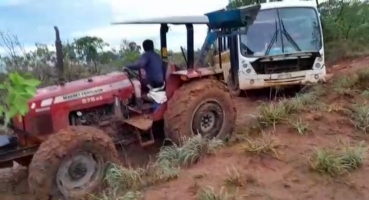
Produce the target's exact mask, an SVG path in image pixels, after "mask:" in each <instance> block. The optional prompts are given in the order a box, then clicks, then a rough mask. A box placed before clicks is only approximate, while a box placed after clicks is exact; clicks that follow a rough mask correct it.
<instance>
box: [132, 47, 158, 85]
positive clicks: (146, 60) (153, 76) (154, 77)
mask: <svg viewBox="0 0 369 200" xmlns="http://www.w3.org/2000/svg"><path fill="white" fill-rule="evenodd" d="M162 66H163V62H162V59H161V57H160V56H159V55H158V54H157V53H155V52H154V51H147V52H145V53H143V54H142V55H141V57H140V59H139V60H138V61H137V62H136V63H133V64H129V65H127V66H126V67H128V68H130V69H133V70H138V69H140V68H143V69H144V70H145V72H146V79H147V81H148V82H149V84H150V83H164V72H163V67H162Z"/></svg>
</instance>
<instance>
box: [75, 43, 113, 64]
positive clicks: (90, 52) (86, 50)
mask: <svg viewBox="0 0 369 200" xmlns="http://www.w3.org/2000/svg"><path fill="white" fill-rule="evenodd" d="M74 45H75V48H76V51H77V56H78V57H79V59H80V60H83V61H85V62H87V64H88V65H90V64H91V63H93V65H94V66H95V67H96V65H97V61H98V59H99V52H102V51H103V49H104V47H107V46H109V45H108V44H107V43H106V42H104V40H102V39H101V38H98V37H91V36H85V37H81V38H78V39H75V40H74Z"/></svg>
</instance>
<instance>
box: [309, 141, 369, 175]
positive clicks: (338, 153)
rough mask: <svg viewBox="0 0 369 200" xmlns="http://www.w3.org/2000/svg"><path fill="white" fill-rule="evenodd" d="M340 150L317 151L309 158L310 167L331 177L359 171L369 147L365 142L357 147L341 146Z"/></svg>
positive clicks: (325, 149) (323, 149) (324, 149)
mask: <svg viewBox="0 0 369 200" xmlns="http://www.w3.org/2000/svg"><path fill="white" fill-rule="evenodd" d="M340 145H342V146H341V147H340V148H333V149H328V148H322V149H315V152H314V154H313V155H312V156H311V157H310V158H309V163H310V167H311V168H312V169H313V170H315V171H318V172H320V173H323V174H329V175H331V176H336V175H341V174H344V173H348V172H350V171H352V170H355V169H358V168H359V167H360V166H362V164H363V163H364V161H365V159H366V156H367V146H366V145H365V143H364V141H362V142H360V143H359V144H358V145H356V146H351V145H348V144H340Z"/></svg>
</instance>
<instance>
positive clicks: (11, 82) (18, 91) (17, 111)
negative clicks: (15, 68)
mask: <svg viewBox="0 0 369 200" xmlns="http://www.w3.org/2000/svg"><path fill="white" fill-rule="evenodd" d="M39 84H40V81H38V80H36V79H25V78H23V77H22V76H20V75H19V74H18V73H16V72H15V73H10V74H9V76H8V78H7V79H5V80H4V82H3V83H2V84H0V92H1V95H0V113H1V114H3V113H4V122H3V124H1V128H5V127H6V125H7V124H8V123H9V120H10V119H11V118H13V117H14V116H16V115H22V116H23V115H25V114H26V113H28V111H29V109H28V100H29V99H31V98H32V97H33V96H34V95H35V94H36V87H37V86H38V85H39Z"/></svg>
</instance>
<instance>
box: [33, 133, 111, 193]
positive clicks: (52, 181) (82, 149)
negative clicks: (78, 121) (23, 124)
mask: <svg viewBox="0 0 369 200" xmlns="http://www.w3.org/2000/svg"><path fill="white" fill-rule="evenodd" d="M117 161H118V154H117V151H116V149H115V146H114V144H113V142H112V140H111V138H110V137H109V136H107V135H106V134H104V132H102V131H101V130H99V129H96V128H93V127H87V126H75V127H69V128H67V129H64V130H61V131H59V132H58V133H56V134H53V135H50V137H49V138H48V139H47V140H46V141H45V142H43V143H42V144H41V145H40V147H39V149H38V151H37V152H36V154H35V155H34V157H33V159H32V162H31V164H30V167H29V177H28V184H29V187H30V190H31V192H32V193H33V194H34V195H35V197H37V199H40V200H43V199H49V198H50V197H56V198H58V197H64V198H67V199H83V198H85V197H86V196H88V195H89V194H91V193H94V192H96V190H98V189H100V186H101V185H102V183H103V179H104V175H105V171H106V169H107V167H108V165H109V163H115V162H117Z"/></svg>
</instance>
